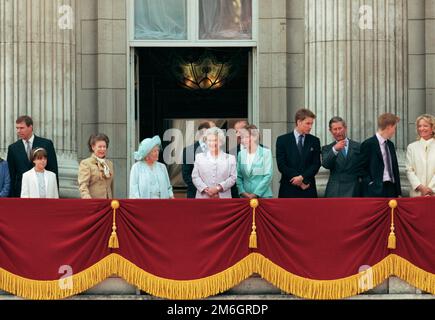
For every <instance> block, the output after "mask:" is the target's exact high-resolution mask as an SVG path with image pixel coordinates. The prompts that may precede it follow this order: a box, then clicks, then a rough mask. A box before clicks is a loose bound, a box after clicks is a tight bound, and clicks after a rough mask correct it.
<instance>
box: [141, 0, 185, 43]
mask: <svg viewBox="0 0 435 320" xmlns="http://www.w3.org/2000/svg"><path fill="white" fill-rule="evenodd" d="M186 16H187V14H186V0H135V2H134V19H135V20H134V24H135V30H134V38H135V39H137V40H183V39H186V38H187V27H186Z"/></svg>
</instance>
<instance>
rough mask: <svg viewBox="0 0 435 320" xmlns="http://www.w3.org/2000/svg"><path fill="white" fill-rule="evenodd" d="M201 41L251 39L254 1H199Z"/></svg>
mask: <svg viewBox="0 0 435 320" xmlns="http://www.w3.org/2000/svg"><path fill="white" fill-rule="evenodd" d="M199 19H200V22H199V37H200V39H251V38H252V33H251V29H252V27H251V26H252V23H251V22H252V0H199Z"/></svg>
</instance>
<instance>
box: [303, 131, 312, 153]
mask: <svg viewBox="0 0 435 320" xmlns="http://www.w3.org/2000/svg"><path fill="white" fill-rule="evenodd" d="M310 148H311V139H310V135H308V134H306V135H305V139H304V145H303V147H302V159H305V157H306V156H307V153H308V151H309V149H310Z"/></svg>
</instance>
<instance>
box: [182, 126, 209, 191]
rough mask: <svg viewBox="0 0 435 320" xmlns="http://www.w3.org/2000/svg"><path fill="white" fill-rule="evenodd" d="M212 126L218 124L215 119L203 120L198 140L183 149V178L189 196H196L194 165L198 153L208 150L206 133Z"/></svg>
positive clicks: (199, 128) (199, 127)
mask: <svg viewBox="0 0 435 320" xmlns="http://www.w3.org/2000/svg"><path fill="white" fill-rule="evenodd" d="M212 127H216V124H215V123H214V122H213V121H205V122H202V123H201V124H200V125H199V126H198V132H197V138H198V141H196V142H195V143H194V144H193V145H190V146H187V147H185V148H184V149H183V164H182V166H181V172H182V175H183V180H184V182H185V183H186V185H187V198H195V196H196V187H195V185H194V184H193V182H192V171H193V165H194V163H195V158H196V155H197V154H198V153H201V152H206V151H207V144H206V143H205V141H204V133H205V131H206V130H207V129H209V128H212Z"/></svg>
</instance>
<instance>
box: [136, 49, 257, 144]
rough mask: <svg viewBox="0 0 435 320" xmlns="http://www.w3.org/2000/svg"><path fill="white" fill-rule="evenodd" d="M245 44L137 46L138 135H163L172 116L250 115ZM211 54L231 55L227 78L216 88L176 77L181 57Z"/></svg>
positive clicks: (219, 55)
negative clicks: (188, 83) (186, 83)
mask: <svg viewBox="0 0 435 320" xmlns="http://www.w3.org/2000/svg"><path fill="white" fill-rule="evenodd" d="M249 50H250V49H245V48H137V49H136V53H137V58H138V59H137V63H138V73H139V74H138V77H137V79H138V89H139V108H138V109H139V114H138V115H137V117H139V137H140V140H142V139H144V138H146V137H152V136H154V135H159V136H162V135H163V133H164V130H165V129H166V127H167V125H168V120H169V121H170V119H209V118H212V119H228V118H233V119H234V118H243V119H245V118H247V117H248V56H249ZM207 54H210V55H212V56H213V57H214V58H215V59H217V60H227V61H228V59H231V63H232V64H233V66H232V69H231V73H232V74H230V75H229V77H228V81H227V82H226V83H224V85H223V86H222V87H221V88H219V89H215V90H202V89H197V90H192V89H188V88H186V87H183V86H182V85H181V84H180V78H179V77H177V72H178V71H179V65H178V64H179V63H180V61H189V60H192V59H197V58H198V57H201V56H203V55H207Z"/></svg>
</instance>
